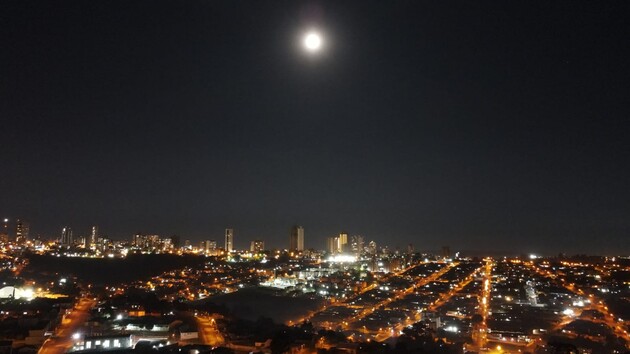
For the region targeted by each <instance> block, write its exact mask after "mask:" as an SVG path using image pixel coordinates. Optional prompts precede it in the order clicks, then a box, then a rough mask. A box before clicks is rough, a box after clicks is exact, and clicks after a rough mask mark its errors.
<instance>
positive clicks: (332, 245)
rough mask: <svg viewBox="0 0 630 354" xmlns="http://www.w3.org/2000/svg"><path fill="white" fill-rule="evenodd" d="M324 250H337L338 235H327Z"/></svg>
mask: <svg viewBox="0 0 630 354" xmlns="http://www.w3.org/2000/svg"><path fill="white" fill-rule="evenodd" d="M326 251H328V253H338V252H339V237H329V238H328V239H327V240H326Z"/></svg>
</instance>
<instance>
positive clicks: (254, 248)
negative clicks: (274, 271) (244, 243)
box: [249, 240, 265, 252]
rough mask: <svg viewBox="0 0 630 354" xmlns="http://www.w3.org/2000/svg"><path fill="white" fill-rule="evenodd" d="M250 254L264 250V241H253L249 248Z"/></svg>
mask: <svg viewBox="0 0 630 354" xmlns="http://www.w3.org/2000/svg"><path fill="white" fill-rule="evenodd" d="M249 250H250V251H251V252H262V251H264V250H265V241H262V240H254V241H252V243H251V244H250V246H249Z"/></svg>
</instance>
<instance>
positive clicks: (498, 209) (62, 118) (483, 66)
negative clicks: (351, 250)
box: [0, 0, 630, 254]
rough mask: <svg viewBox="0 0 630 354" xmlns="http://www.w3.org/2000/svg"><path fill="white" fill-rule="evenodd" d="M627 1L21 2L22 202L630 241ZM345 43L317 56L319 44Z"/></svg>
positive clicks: (529, 246) (49, 221)
mask: <svg viewBox="0 0 630 354" xmlns="http://www.w3.org/2000/svg"><path fill="white" fill-rule="evenodd" d="M628 14H630V2H628V1H619V2H615V1H606V2H601V1H590V2H579V1H518V2H516V1H461V2H456V1H431V2H426V1H402V0H401V1H365V0H360V1H359V0H356V1H330V2H326V1H311V2H298V1H253V0H252V1H234V0H229V1H228V0H226V1H169V2H166V1H76V2H74V1H63V2H59V1H50V2H42V1H23V0H18V1H6V0H5V1H2V2H0V43H1V46H2V48H1V49H0V119H1V124H0V161H1V167H0V171H2V172H1V177H0V192H1V195H2V197H1V198H0V213H2V215H0V216H1V217H5V216H6V217H9V218H16V217H21V218H23V219H25V220H26V221H28V222H30V224H31V235H42V236H45V237H53V236H58V235H59V234H60V232H61V228H62V227H63V226H65V225H68V226H70V227H72V228H73V229H74V232H75V236H78V235H86V234H87V233H88V232H89V231H88V228H89V227H90V225H92V224H97V225H99V226H100V229H101V232H102V233H103V234H106V235H109V236H110V237H112V238H114V239H130V238H131V235H132V234H133V233H136V232H143V233H150V234H153V233H155V234H160V235H162V236H170V235H173V234H177V235H180V237H181V238H182V239H190V240H193V241H195V242H197V241H200V240H202V239H216V240H218V241H220V244H222V243H223V230H224V229H225V228H226V227H233V228H234V229H235V245H236V246H237V247H239V248H244V247H247V246H248V245H249V242H250V241H251V240H253V239H263V240H265V241H266V245H267V247H287V246H288V235H289V228H290V227H291V225H293V224H300V225H303V226H304V228H305V235H306V242H305V243H306V247H313V248H318V249H323V248H324V247H325V239H326V237H329V236H334V235H335V234H338V233H339V232H340V231H346V232H348V233H349V234H350V235H355V234H360V235H363V236H364V237H365V238H366V240H375V241H377V243H379V244H388V245H389V246H390V248H395V247H400V248H404V247H406V245H407V244H408V243H413V245H414V246H415V248H416V249H417V250H437V249H440V248H441V247H442V246H444V245H448V246H450V248H451V250H478V251H505V252H519V253H520V252H523V253H529V252H539V253H543V254H545V253H546V254H557V253H558V252H561V251H562V252H567V253H578V252H580V253H584V252H586V253H600V254H610V253H617V254H619V253H630V242H629V240H630V21H628ZM309 28H317V29H319V30H320V31H321V33H322V34H323V35H324V44H325V45H324V48H323V50H322V52H321V53H317V54H316V55H308V54H307V53H305V52H304V50H303V48H302V47H301V44H300V36H301V35H302V34H303V33H304V31H306V30H307V29H309Z"/></svg>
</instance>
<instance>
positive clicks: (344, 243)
mask: <svg viewBox="0 0 630 354" xmlns="http://www.w3.org/2000/svg"><path fill="white" fill-rule="evenodd" d="M338 240H339V245H338V247H337V249H338V252H346V251H348V234H347V233H345V232H342V233H340V234H339V237H338Z"/></svg>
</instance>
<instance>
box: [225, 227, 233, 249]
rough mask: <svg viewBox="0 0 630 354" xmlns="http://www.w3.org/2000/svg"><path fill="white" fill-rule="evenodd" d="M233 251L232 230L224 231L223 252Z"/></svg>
mask: <svg viewBox="0 0 630 354" xmlns="http://www.w3.org/2000/svg"><path fill="white" fill-rule="evenodd" d="M233 250H234V229H225V251H226V252H232V251H233Z"/></svg>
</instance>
